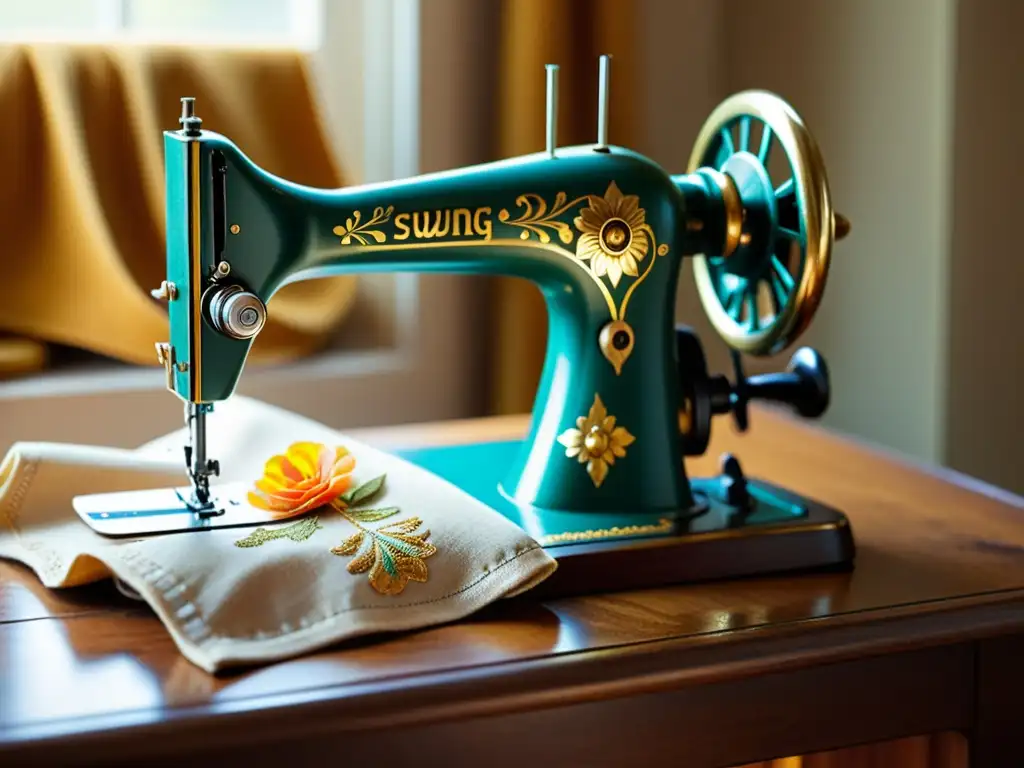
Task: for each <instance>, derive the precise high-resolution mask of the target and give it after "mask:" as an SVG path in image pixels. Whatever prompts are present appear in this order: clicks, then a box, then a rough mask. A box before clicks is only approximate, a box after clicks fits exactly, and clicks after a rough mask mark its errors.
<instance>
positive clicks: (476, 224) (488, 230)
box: [473, 207, 492, 240]
mask: <svg viewBox="0 0 1024 768" xmlns="http://www.w3.org/2000/svg"><path fill="white" fill-rule="evenodd" d="M484 214H486V215H487V216H490V215H491V209H490V208H486V207H485V208H477V209H476V212H475V213H474V214H473V229H474V230H475V231H476V233H477V234H478V235H483V236H484V240H490V239H491V234H492V225H491V220H490V218H487V219H483V220H482V222H483V223H481V217H482V216H483V215H484Z"/></svg>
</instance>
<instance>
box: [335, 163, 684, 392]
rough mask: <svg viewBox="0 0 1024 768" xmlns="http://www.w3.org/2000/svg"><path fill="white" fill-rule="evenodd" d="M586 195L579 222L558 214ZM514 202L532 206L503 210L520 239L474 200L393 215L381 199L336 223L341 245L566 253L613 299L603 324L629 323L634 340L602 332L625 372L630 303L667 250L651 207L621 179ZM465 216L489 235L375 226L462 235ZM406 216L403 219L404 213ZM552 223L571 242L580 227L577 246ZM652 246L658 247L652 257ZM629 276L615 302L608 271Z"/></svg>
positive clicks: (615, 279)
mask: <svg viewBox="0 0 1024 768" xmlns="http://www.w3.org/2000/svg"><path fill="white" fill-rule="evenodd" d="M583 202H586V203H587V206H586V207H585V208H581V209H579V215H578V216H576V217H575V218H574V219H573V225H574V226H575V230H574V228H573V226H570V225H569V224H568V223H567V222H565V221H559V220H558V217H559V216H563V215H565V214H566V212H568V211H569V209H571V208H572V207H573V206H575V205H577V204H579V203H583ZM515 204H516V206H517V207H519V208H524V209H525V210H524V211H523V213H522V214H521V215H520V216H519V217H518V218H516V219H513V218H511V214H510V213H509V210H508V209H507V208H501V209H500V210H499V211H498V215H497V219H498V222H499V223H501V224H504V225H506V226H509V227H517V228H519V229H520V230H522V231H521V232H520V233H519V238H518V239H517V240H513V239H511V238H493V237H492V236H491V231H492V230H491V227H492V224H491V219H490V218H489V217H490V215H491V214H490V211H491V209H490V208H477V209H475V210H474V211H470V210H469V209H468V208H455V209H451V208H449V209H442V210H437V211H433V212H418V213H414V214H410V213H408V212H403V213H400V214H395V215H394V218H392V215H393V214H394V211H395V207H394V206H393V205H388V206H377V207H376V208H374V210H373V213H372V215H371V216H370V217H369V218H368V219H367V220H365V221H364V220H363V215H362V212H361V211H358V210H357V211H353V212H352V213H351V214H350V215H349V216H348V218H346V220H345V224H344V225H340V224H339V225H337V226H335V227H334V228H333V229H332V230H331V231H332V232H333V233H334V235H335V236H336V237H339V238H340V239H341V244H342V245H345V246H351V247H352V248H353V249H354V250H357V251H378V250H380V251H382V250H412V249H416V248H457V247H466V246H472V247H479V246H481V245H487V246H506V247H515V248H522V247H527V248H541V249H543V250H547V251H550V252H552V253H556V254H558V255H559V256H562V257H563V258H567V259H569V260H570V261H572V262H573V263H574V264H575V265H577V266H578V267H579V268H581V269H582V270H583V271H584V272H586V273H587V275H588V276H589V277H590V279H591V280H592V281H593V282H594V284H595V285H596V286H597V288H598V290H599V291H600V292H601V296H602V297H603V298H604V300H605V303H606V304H607V305H608V314H609V315H610V317H611V323H609V324H607V325H606V326H604V327H605V329H610V328H611V327H612V326H614V330H615V331H624V332H625V333H626V334H627V335H628V337H629V340H630V343H629V345H628V347H621V348H616V347H614V346H612V344H611V341H612V340H613V338H614V335H608V334H606V333H604V332H603V331H602V334H601V338H603V339H604V341H603V342H601V341H599V343H598V348H599V349H600V350H601V353H602V354H603V355H604V356H605V358H606V359H607V360H608V362H609V363H610V364H611V365H612V367H613V368H614V369H615V374H616V375H619V374H620V373H621V372H622V366H623V365H624V364H625V362H626V359H627V358H628V357H629V355H630V353H631V352H632V350H633V342H634V341H635V335H634V333H633V329H632V328H631V327H630V326H629V324H628V323H626V308H627V307H628V306H629V301H630V299H631V298H632V296H633V292H634V291H635V290H636V289H637V287H638V286H639V285H640V284H641V283H643V281H644V280H645V279H647V276H648V275H649V274H650V272H651V269H652V268H653V266H654V262H655V260H656V258H657V257H659V256H665V255H667V254H668V252H669V246H668V244H667V243H662V244H660V245H659V244H658V240H657V238H656V237H655V236H654V230H653V229H652V228H651V226H650V225H649V224H648V223H647V221H646V211H645V210H644V209H643V208H642V207H640V198H639V197H638V196H637V195H623V194H622V192H621V191H620V190H619V187H618V185H617V184H616V183H615V182H614V181H612V182H610V183H609V184H608V187H607V189H606V190H605V192H604V194H603V195H583V196H581V197H577V198H575V199H573V200H568V195H567V194H566V193H565V192H558V193H556V194H555V200H554V204H553V205H552V206H550V207H549V206H548V203H547V201H546V200H545V199H544V198H543V197H542V196H541V195H539V194H537V193H535V192H525V193H523V194H521V195H519V196H518V197H516V198H515ZM421 213H422V214H423V217H424V223H423V224H422V226H421V225H420V224H419V223H418V221H419V220H418V219H414V220H413V221H414V225H413V227H411V228H410V226H409V223H408V221H409V216H410V215H413V216H415V217H418V216H420V215H421ZM430 213H432V214H433V217H432V221H433V224H432V225H428V223H427V219H428V215H429V214H430ZM482 215H486V216H487V218H486V220H482V219H481V218H480V217H481V216H482ZM460 216H461V217H462V221H463V223H464V224H465V225H466V234H470V233H471V232H472V233H474V234H484V235H485V236H484V237H482V238H480V239H472V240H456V241H451V240H444V241H440V242H426V243H425V242H410V243H406V242H403V243H401V244H392V243H389V242H388V240H389V237H388V233H387V232H386V231H384V230H383V228H381V229H372V228H371V227H378V226H380V227H382V225H384V224H388V223H393V225H394V226H395V227H397V228H398V232H399V234H397V235H395V234H394V233H392V235H391V238H390V239H392V240H405V239H406V238H408V237H410V235H411V234H412V233H415V236H420V234H421V230H422V231H423V233H425V234H424V236H425V237H438V236H443V235H446V234H447V233H448V231H449V227H450V226H451V228H452V231H453V232H454V235H455V236H458V235H459V221H460ZM403 217H404V223H403V221H400V220H401V219H403ZM547 230H551V231H552V232H554V233H555V234H556V235H557V237H558V240H559V241H560V242H561V243H563V244H564V245H566V246H570V245H572V242H573V238H574V233H575V232H576V231H578V232H579V238H578V239H577V240H576V246H575V252H571V251H569V250H567V249H566V248H563V247H561V246H559V245H557V244H555V243H553V242H552V237H551V234H549V232H548V231H547ZM532 235H536V237H537V240H536V241H534V240H531V239H530V238H531V236H532ZM371 241H372V242H371ZM648 251H650V252H651V253H650V255H649V258H648ZM645 258H646V259H647V266H646V267H645V269H644V270H643V272H639V269H638V267H639V264H640V263H641V262H643V261H644V259H645ZM623 276H627V277H632V278H635V279H634V280H633V281H632V282H631V283H630V284H629V287H628V288H627V289H626V293H625V295H624V296H623V297H622V301H621V302H620V303H616V301H615V298H614V297H613V296H612V293H611V290H610V289H609V286H608V285H606V284H605V280H604V279H602V278H605V279H607V280H608V282H609V283H610V284H611V288H612V289H615V288H618V286H619V283H620V282H621V281H622V278H623ZM621 338H623V337H620V339H621Z"/></svg>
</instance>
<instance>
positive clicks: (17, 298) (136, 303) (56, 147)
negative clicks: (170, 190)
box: [0, 44, 355, 371]
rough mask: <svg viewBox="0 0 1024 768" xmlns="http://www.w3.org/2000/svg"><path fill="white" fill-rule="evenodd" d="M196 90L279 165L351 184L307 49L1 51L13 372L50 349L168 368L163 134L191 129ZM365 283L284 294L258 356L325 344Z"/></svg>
mask: <svg viewBox="0 0 1024 768" xmlns="http://www.w3.org/2000/svg"><path fill="white" fill-rule="evenodd" d="M182 96H194V97H196V112H197V114H198V115H199V116H200V117H201V118H202V119H203V121H204V127H206V128H209V129H211V130H214V131H216V132H218V133H222V134H224V135H226V136H228V137H229V138H231V139H232V140H233V141H235V142H236V143H237V144H238V145H239V147H240V148H241V149H242V151H243V152H245V153H246V154H248V155H249V156H250V157H251V158H252V159H253V161H254V162H256V163H257V164H259V165H261V166H263V167H264V168H266V169H267V170H268V171H270V172H272V173H276V174H279V175H282V176H284V177H285V178H288V179H290V180H292V181H297V182H300V183H304V184H309V185H313V186H318V187H337V186H340V185H341V173H340V171H339V169H338V168H337V166H336V163H335V161H334V159H333V157H332V154H331V151H330V147H329V143H328V138H327V136H326V132H325V131H324V128H323V126H322V124H321V122H320V118H319V115H318V112H317V102H316V95H315V89H314V85H313V82H312V80H311V76H310V73H309V72H308V70H307V64H306V62H305V60H304V58H303V55H302V54H301V53H298V52H292V51H246V50H238V49H230V50H228V49H225V50H219V49H212V48H202V47H198V48H195V47H188V48H184V47H153V46H124V45H122V46H101V45H56V44H50V45H12V46H9V47H0V114H3V115H4V116H5V119H4V136H3V140H2V143H0V158H2V162H0V168H2V172H0V212H2V218H3V239H2V245H0V249H2V250H0V269H2V272H0V335H4V336H8V337H15V341H13V342H12V341H8V342H7V343H6V347H5V346H3V342H0V370H2V369H6V370H8V371H10V370H14V369H17V367H18V366H17V363H18V361H22V362H23V363H25V364H27V365H32V364H33V363H32V361H33V360H34V361H35V363H34V364H35V365H39V364H40V363H41V361H42V359H43V356H42V355H41V354H40V352H39V345H38V342H49V343H57V344H63V345H69V346H73V347H77V348H81V349H85V350H89V351H92V352H95V353H98V354H102V355H106V356H109V357H113V358H116V359H118V360H122V361H126V362H130V363H139V364H147V365H155V364H156V355H155V352H154V344H155V343H156V342H160V341H166V340H167V333H168V331H167V314H166V307H165V306H164V305H162V304H159V303H158V302H156V301H155V300H154V299H152V298H151V297H150V296H149V290H150V289H152V288H156V287H158V286H159V285H160V281H161V280H162V279H164V278H165V275H166V262H165V259H166V251H165V244H164V232H165V221H164V216H165V214H164V188H163V137H162V131H164V130H167V129H171V130H175V129H177V118H178V116H179V114H180V101H179V99H180V97H182ZM354 290H355V283H354V278H349V277H343V278H333V279H329V280H317V281H312V282H309V283H300V284H295V285H292V286H288V287H287V288H285V289H284V290H282V291H281V293H279V294H278V295H277V296H275V297H274V298H273V299H272V300H271V302H270V306H269V313H268V314H269V319H268V322H267V325H266V327H265V329H264V331H263V332H262V333H261V334H260V336H259V338H258V340H257V341H256V343H255V345H254V348H253V357H252V359H253V360H270V359H274V360H279V359H287V358H291V357H296V356H300V355H305V354H308V353H310V352H312V351H314V350H315V349H316V348H317V347H318V346H320V345H321V344H322V343H323V342H324V341H325V339H326V337H327V335H328V334H329V332H330V331H331V330H332V329H334V328H335V327H336V326H337V324H338V323H339V321H341V320H342V318H343V317H344V316H345V314H346V312H347V311H348V309H349V307H350V305H351V303H352V298H353V295H354ZM18 337H21V338H20V339H19V338H18ZM26 338H27V339H31V340H35V341H36V342H37V343H36V344H34V345H33V344H31V343H28V344H27V343H26V342H25V341H24V339H26Z"/></svg>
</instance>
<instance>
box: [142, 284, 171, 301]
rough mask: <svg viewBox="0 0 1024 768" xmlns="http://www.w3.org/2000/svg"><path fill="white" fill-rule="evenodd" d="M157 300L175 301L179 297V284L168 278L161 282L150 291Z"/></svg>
mask: <svg viewBox="0 0 1024 768" xmlns="http://www.w3.org/2000/svg"><path fill="white" fill-rule="evenodd" d="M149 295H150V296H152V297H153V298H154V299H156V300H157V301H174V300H175V299H176V298H178V286H176V285H175V284H174V283H170V282H168V281H166V280H164V281H163V282H161V283H160V287H159V288H156V289H154V290H152V291H150V292H149Z"/></svg>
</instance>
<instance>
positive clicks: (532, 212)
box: [498, 192, 587, 245]
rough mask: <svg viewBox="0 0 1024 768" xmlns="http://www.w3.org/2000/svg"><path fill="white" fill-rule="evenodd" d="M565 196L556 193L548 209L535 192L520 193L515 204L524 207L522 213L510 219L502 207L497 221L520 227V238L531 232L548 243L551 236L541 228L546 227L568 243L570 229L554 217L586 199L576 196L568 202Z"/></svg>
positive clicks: (570, 235) (525, 237)
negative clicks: (553, 202)
mask: <svg viewBox="0 0 1024 768" xmlns="http://www.w3.org/2000/svg"><path fill="white" fill-rule="evenodd" d="M566 197H567V195H566V194H565V192H559V193H557V194H556V195H555V204H554V205H553V206H552V207H551V210H550V211H548V204H547V202H546V201H545V200H544V198H543V197H541V196H540V195H538V194H537V193H535V192H527V193H526V194H525V195H520V196H519V197H517V198H516V206H517V207H519V208H525V209H526V211H525V212H524V213H523V215H522V216H520V217H519V218H518V219H512V220H511V221H510V220H509V212H508V210H507V209H505V208H502V209H501V210H500V211H498V221H501V222H504V223H505V224H509V225H511V226H513V227H521V228H522V230H523V231H522V232H520V233H519V239H520V240H527V239H529V237H530V233H531V232H533V233H534V234H535V235H537V239H538V240H540V241H541V242H542V243H550V242H551V236H550V235H548V233H547V232H545V231H544V229H543V228H544V227H547V228H549V229H553V230H554V231H555V232H557V233H558V239H559V240H561V241H562V242H563V243H565V244H566V245H568V244H569V243H571V242H572V229H571V228H570V227H569V225H568V224H566V223H565V222H564V221H556V219H557V218H558V217H559V216H561V215H562V214H563V213H565V212H566V211H567V210H569V209H570V208H572V207H573V206H574V205H576V203H579V202H582V201H584V200H586V199H587V196H586V195H584V196H583V197H577V198H576V199H575V200H570V201H569V202H566V201H565V200H566ZM534 206H536V207H534Z"/></svg>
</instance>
